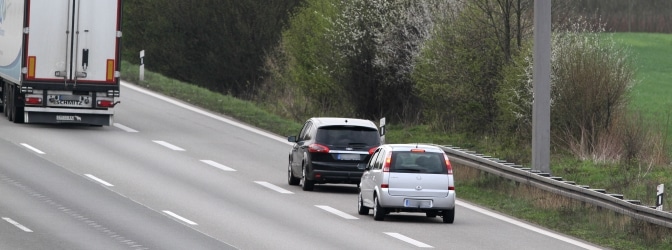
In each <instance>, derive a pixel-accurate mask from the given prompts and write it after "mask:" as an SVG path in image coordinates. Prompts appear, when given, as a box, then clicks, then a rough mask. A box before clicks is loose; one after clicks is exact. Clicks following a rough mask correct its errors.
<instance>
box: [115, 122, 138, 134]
mask: <svg viewBox="0 0 672 250" xmlns="http://www.w3.org/2000/svg"><path fill="white" fill-rule="evenodd" d="M114 126H115V127H117V128H119V129H121V130H123V131H126V132H129V133H137V132H138V131H137V130H135V129H132V128H129V127H126V126H124V125H122V124H120V123H114Z"/></svg>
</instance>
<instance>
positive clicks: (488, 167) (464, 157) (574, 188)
mask: <svg viewBox="0 0 672 250" xmlns="http://www.w3.org/2000/svg"><path fill="white" fill-rule="evenodd" d="M435 146H439V147H441V148H442V149H443V151H445V152H446V154H447V155H448V157H449V158H450V161H451V162H454V163H456V164H460V165H464V166H468V167H473V168H476V169H479V170H481V171H485V172H488V173H490V174H493V175H496V176H500V177H503V178H506V179H510V180H514V181H516V182H519V183H523V184H527V185H530V186H533V187H536V188H539V189H542V190H545V191H547V192H551V193H554V194H558V195H562V196H564V197H567V198H570V199H574V200H578V201H581V202H585V203H588V204H591V205H595V206H598V207H601V208H605V209H609V210H611V211H614V212H616V213H620V214H623V215H625V216H629V217H632V218H634V219H637V220H642V221H646V222H649V223H653V224H656V225H660V226H664V227H667V228H672V213H669V212H665V211H660V210H656V209H653V208H651V207H648V206H645V205H642V204H641V202H639V201H637V200H624V199H623V195H621V194H610V193H607V192H606V191H605V190H603V189H591V188H590V187H589V186H582V185H577V184H576V183H574V182H572V181H564V180H562V178H561V177H554V176H551V175H550V174H549V173H540V172H535V171H534V170H531V169H529V168H523V167H522V166H520V165H515V164H513V163H508V162H506V161H503V160H499V159H497V158H493V157H490V156H486V155H482V154H477V153H476V152H473V151H468V150H465V149H461V148H457V147H452V146H441V145H435Z"/></svg>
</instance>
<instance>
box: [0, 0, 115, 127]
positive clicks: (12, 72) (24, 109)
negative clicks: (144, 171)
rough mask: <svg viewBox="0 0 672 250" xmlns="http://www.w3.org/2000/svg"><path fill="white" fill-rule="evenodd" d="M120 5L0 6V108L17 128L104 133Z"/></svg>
mask: <svg viewBox="0 0 672 250" xmlns="http://www.w3.org/2000/svg"><path fill="white" fill-rule="evenodd" d="M120 45H121V0H0V97H2V98H0V106H2V111H3V113H4V115H5V116H7V117H8V119H9V120H10V121H13V122H15V123H23V122H25V123H52V124H58V123H79V124H89V125H96V126H109V125H111V124H112V123H113V117H114V106H115V105H116V104H117V103H118V101H117V100H118V98H119V76H120V73H119V66H120Z"/></svg>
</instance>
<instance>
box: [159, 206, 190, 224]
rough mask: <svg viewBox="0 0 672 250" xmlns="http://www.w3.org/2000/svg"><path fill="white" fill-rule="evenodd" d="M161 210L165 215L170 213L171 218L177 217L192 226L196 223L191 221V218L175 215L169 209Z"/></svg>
mask: <svg viewBox="0 0 672 250" xmlns="http://www.w3.org/2000/svg"><path fill="white" fill-rule="evenodd" d="M163 212H164V213H166V214H167V215H170V216H172V217H173V218H175V219H178V220H181V221H182V222H184V223H187V224H189V225H193V226H196V225H198V224H197V223H196V222H193V221H191V220H188V219H187V218H184V217H182V216H179V215H177V214H176V213H173V212H171V211H168V210H163Z"/></svg>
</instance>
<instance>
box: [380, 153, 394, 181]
mask: <svg viewBox="0 0 672 250" xmlns="http://www.w3.org/2000/svg"><path fill="white" fill-rule="evenodd" d="M390 164H392V152H387V154H386V155H385V162H383V172H390ZM388 178H389V177H388ZM389 187H390V184H389V183H387V179H386V178H385V177H383V183H381V184H380V188H389Z"/></svg>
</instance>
